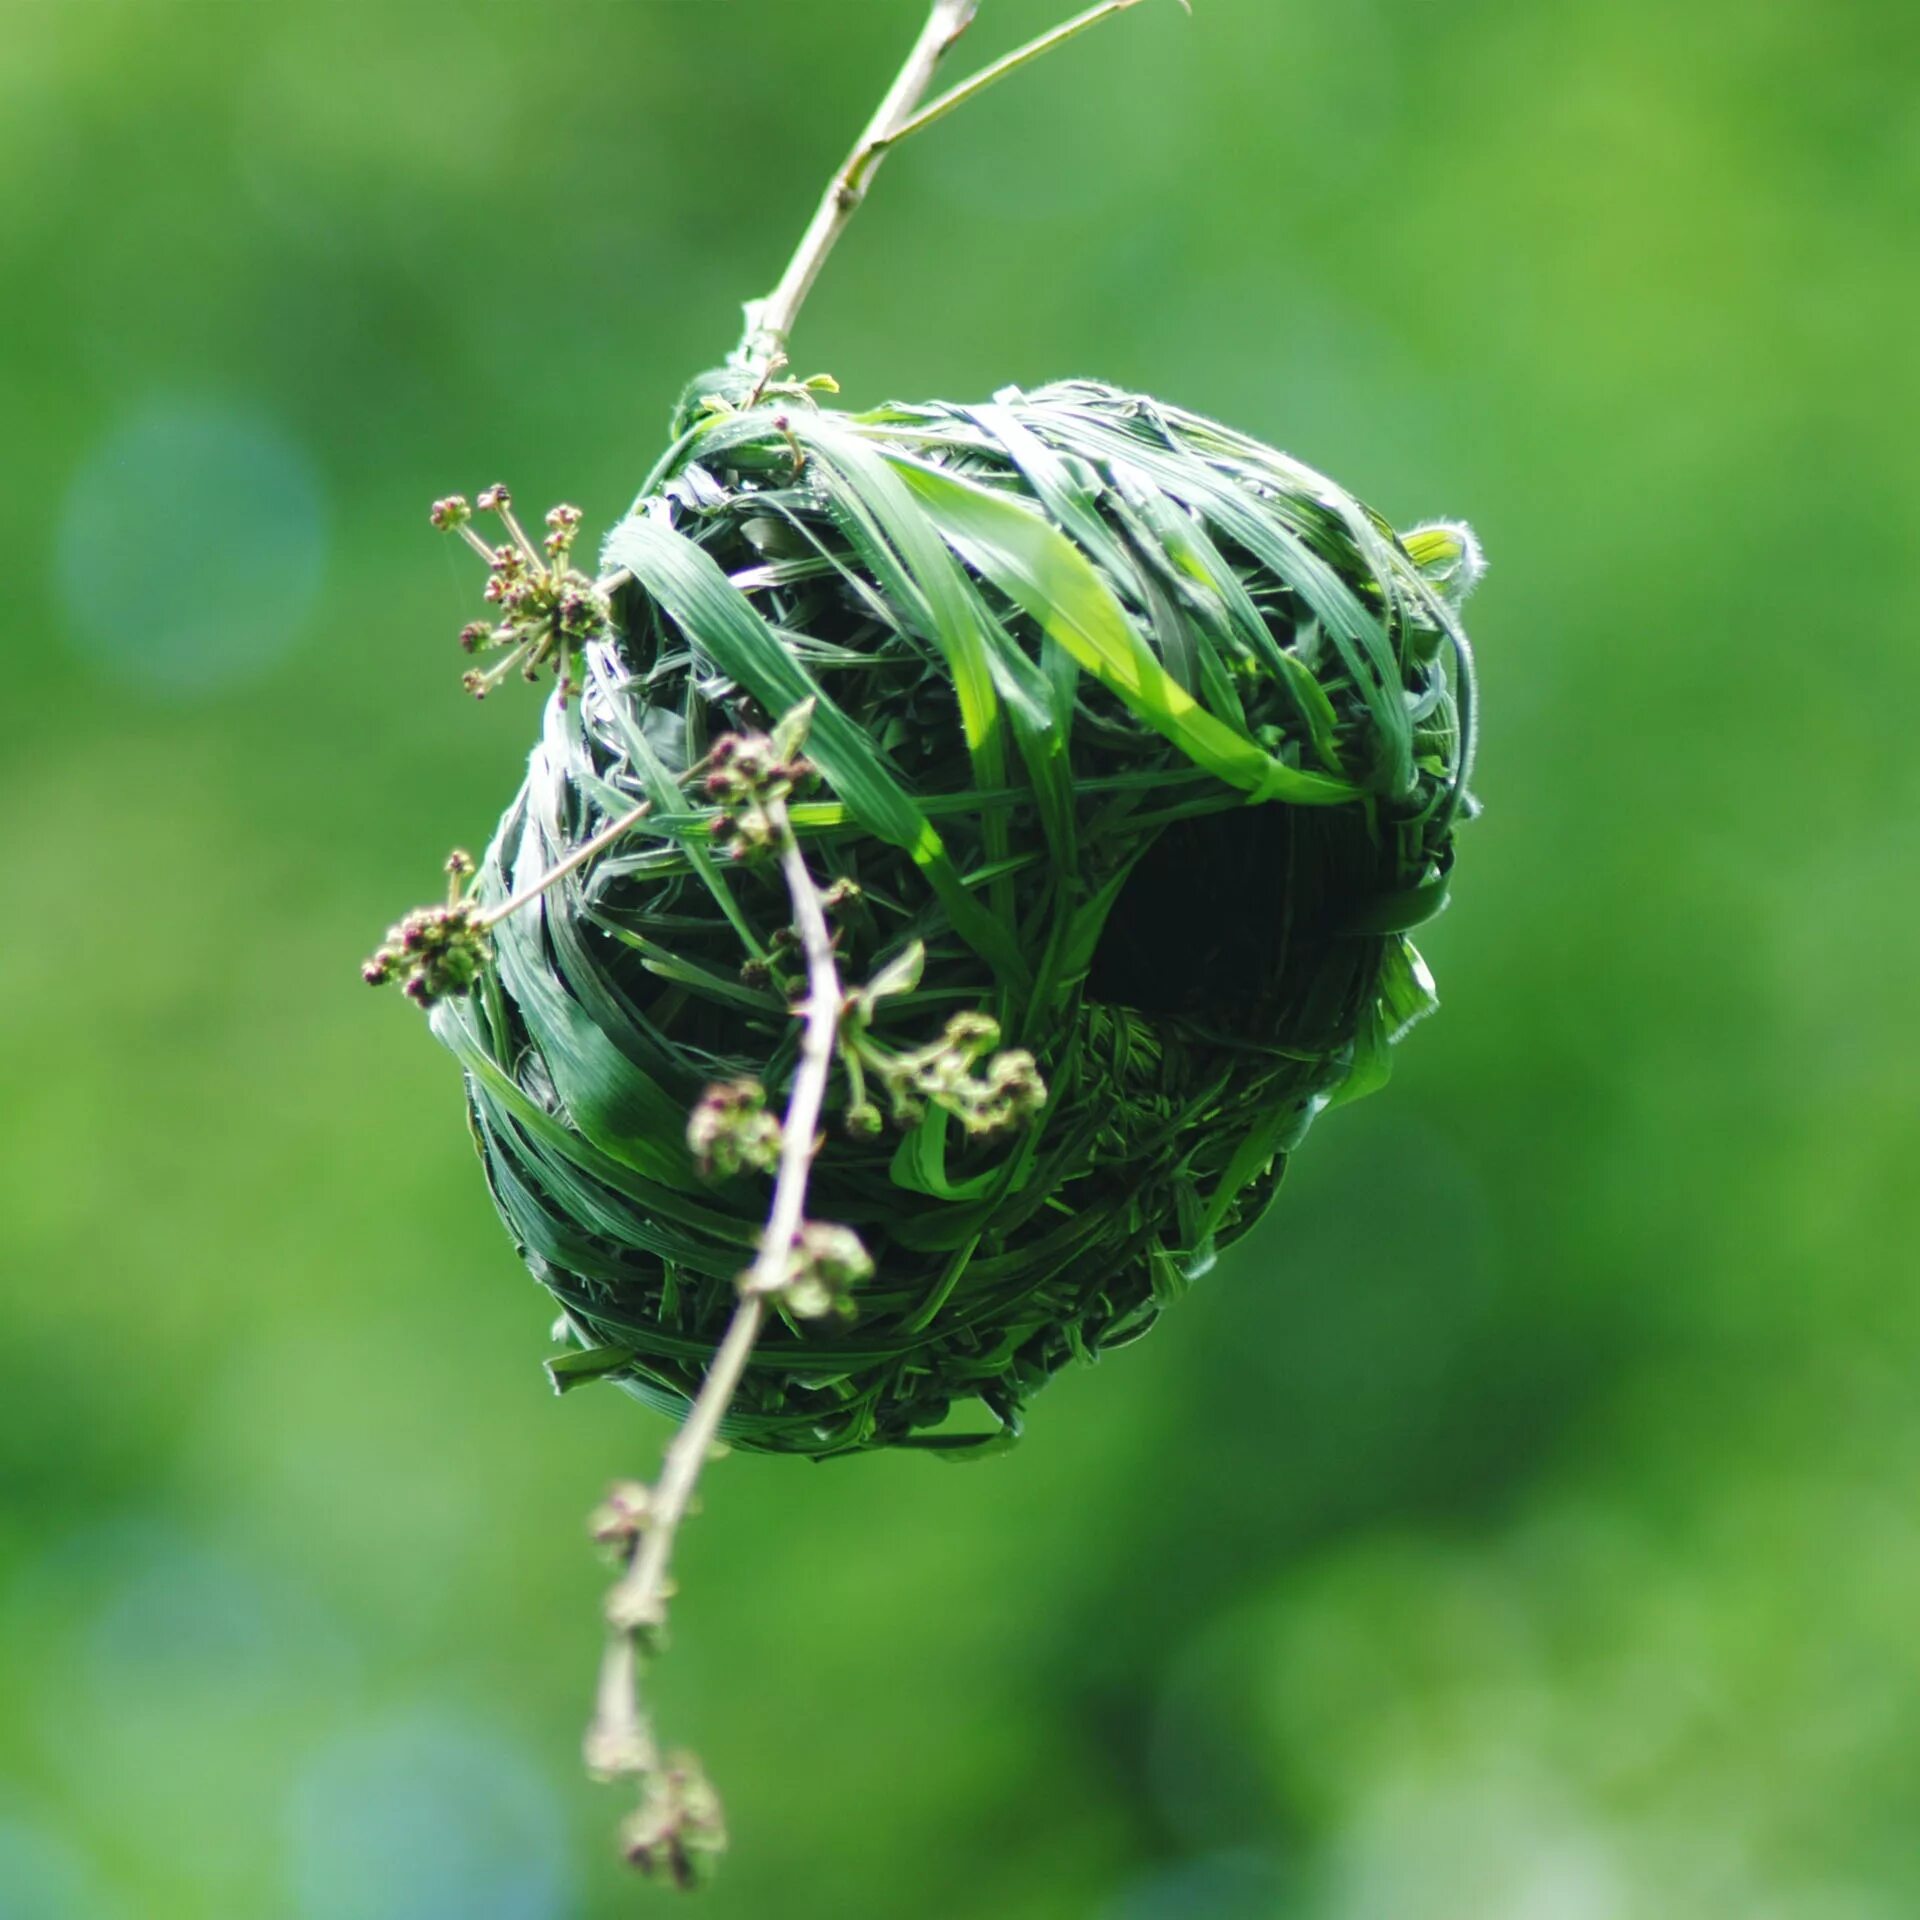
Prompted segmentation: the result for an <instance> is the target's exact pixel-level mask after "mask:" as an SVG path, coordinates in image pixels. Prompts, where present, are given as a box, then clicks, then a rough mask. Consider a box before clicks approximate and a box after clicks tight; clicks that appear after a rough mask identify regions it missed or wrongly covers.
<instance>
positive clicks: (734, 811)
mask: <svg viewBox="0 0 1920 1920" xmlns="http://www.w3.org/2000/svg"><path fill="white" fill-rule="evenodd" d="M709 758H710V760H711V763H712V764H711V767H710V770H709V771H708V774H707V778H706V792H707V797H708V798H709V799H710V800H712V801H713V802H714V804H715V805H716V806H717V807H718V809H719V811H718V812H717V813H716V814H715V815H714V818H713V824H712V828H711V831H712V833H713V837H714V838H715V839H716V840H719V841H721V842H722V843H723V844H724V846H725V849H726V854H727V857H728V859H730V860H738V861H741V862H743V863H749V862H752V861H756V860H763V859H765V858H766V857H767V856H768V855H769V854H771V853H773V852H774V851H776V849H777V847H778V844H779V831H778V828H777V827H776V825H775V822H774V816H773V814H772V813H771V811H770V810H769V809H770V808H772V807H773V806H774V805H776V804H777V803H778V802H781V801H784V800H788V799H791V798H792V797H793V796H794V795H795V794H796V793H800V792H803V791H804V790H805V789H806V788H807V787H808V786H809V785H810V784H811V783H812V782H813V780H814V778H815V774H814V769H813V765H812V763H811V762H810V761H808V760H806V759H805V758H803V757H802V755H801V754H800V752H799V750H798V747H797V746H794V747H788V746H786V745H785V743H784V742H783V741H781V740H778V739H775V738H772V737H769V736H768V735H766V734H764V733H744V734H743V733H730V734H727V735H726V736H725V737H724V738H723V739H721V740H719V741H717V742H716V743H715V745H714V749H713V752H712V754H711V755H710V756H709Z"/></svg>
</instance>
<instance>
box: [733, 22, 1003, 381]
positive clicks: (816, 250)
mask: <svg viewBox="0 0 1920 1920" xmlns="http://www.w3.org/2000/svg"><path fill="white" fill-rule="evenodd" d="M978 10H979V0H934V6H933V11H932V12H931V13H930V14H929V15H928V16H927V24H926V25H925V26H924V27H922V28H921V29H920V37H919V39H918V40H916V41H915V42H914V45H913V51H912V52H911V53H910V54H908V55H907V60H906V64H905V65H904V66H903V67H902V68H901V69H900V72H899V74H898V75H897V76H896V78H895V80H894V83H893V85H892V86H891V87H889V88H888V89H887V94H886V98H885V99H883V100H882V101H881V102H880V105H879V108H878V109H877V111H876V112H875V113H874V116H873V118H872V119H871V120H870V121H869V122H868V123H867V130H866V131H865V132H864V133H863V134H862V135H861V136H860V138H859V139H858V140H857V141H856V142H855V143H854V148H853V151H852V152H851V153H850V154H849V155H848V156H847V159H846V162H845V164H844V165H843V166H842V167H841V169H840V171H839V172H838V173H836V174H835V175H834V176H833V179H832V180H831V181H830V182H829V183H828V185H827V190H826V193H825V194H824V195H823V196H822V197H821V201H820V205H819V207H818V208H817V209H816V210H815V212H814V216H813V219H812V221H811V222H810V223H809V225H808V227H807V230H806V232H805V233H804V234H803V235H802V236H801V238H800V244H799V246H798V247H796V248H795V249H794V254H793V258H792V259H791V260H790V261H789V262H788V263H787V270H786V272H785V273H784V274H782V275H781V276H780V284H779V285H778V286H777V287H775V288H774V290H773V291H772V292H771V293H770V294H768V295H767V297H766V298H765V299H764V300H761V301H757V302H755V303H754V305H753V306H751V307H750V308H749V309H748V313H747V338H746V340H745V342H744V343H743V346H742V358H743V359H744V360H745V361H746V363H747V364H748V365H750V366H752V367H755V368H756V369H762V370H764V369H770V368H771V367H772V366H773V365H774V364H775V363H776V362H777V361H778V359H779V357H780V355H781V354H782V353H783V352H784V351H785V348H786V343H787V336H788V335H789V334H790V333H791V332H792V331H793V323H794V321H795V320H796V319H797V318H798V317H799V313H800V309H801V307H802V305H803V304H804V303H805V301H806V297H807V295H808V293H809V292H811V291H812V288H813V283H814V281H815V280H816V279H818V278H819V275H820V269H821V268H822V267H823V266H825V265H826V260H827V255H828V254H830V253H831V252H832V251H833V248H834V243H835V242H836V241H838V239H839V238H840V236H841V234H842V233H843V232H845V231H846V226H847V222H848V221H850V220H851V219H852V218H853V216H854V214H855V213H856V212H858V211H859V207H860V203H861V201H862V200H864V199H865V198H866V195H867V188H868V186H869V185H870V184H871V183H872V180H873V175H874V173H875V171H876V170H877V168H878V167H879V164H880V160H881V158H882V157H883V156H884V154H885V153H886V150H887V148H888V147H889V146H891V145H892V144H893V142H894V141H895V140H896V139H897V138H898V137H899V131H900V128H901V127H902V126H904V125H905V124H906V122H907V121H908V119H909V118H911V116H912V114H913V110H914V108H915V107H917V106H918V105H919V104H920V98H921V96H922V95H923V94H924V93H925V92H926V90H927V87H928V85H929V84H930V82H931V81H932V79H933V76H934V72H935V70H936V69H937V68H938V67H939V65H940V62H941V61H942V60H943V59H944V58H945V57H946V55H947V53H948V51H949V50H950V49H951V48H952V46H953V44H954V42H955V41H956V40H958V39H959V38H960V36H961V35H962V34H963V33H965V32H966V30H967V28H968V27H970V26H971V25H972V24H973V16H974V14H975V13H976V12H977V11H978Z"/></svg>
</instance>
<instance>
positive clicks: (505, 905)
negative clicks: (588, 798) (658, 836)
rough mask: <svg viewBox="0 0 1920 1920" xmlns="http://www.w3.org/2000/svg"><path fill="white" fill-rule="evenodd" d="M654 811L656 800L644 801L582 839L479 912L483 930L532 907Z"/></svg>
mask: <svg viewBox="0 0 1920 1920" xmlns="http://www.w3.org/2000/svg"><path fill="white" fill-rule="evenodd" d="M652 811H653V802H652V801H651V800H642V801H641V802H640V804H639V805H638V806H637V807H635V808H634V809H633V810H632V811H631V812H630V813H623V814H622V815H621V816H620V818H619V819H618V820H616V821H614V822H613V824H612V825H611V826H606V827H602V828H601V829H600V831H599V832H598V833H596V834H595V835H594V836H593V838H592V839H591V840H582V841H581V842H580V844H579V845H578V846H577V847H575V848H574V850H573V851H572V852H571V853H570V854H568V855H567V857H566V858H565V859H564V860H561V861H558V862H556V863H555V864H554V865H553V866H551V867H549V868H548V869H547V871H546V872H545V873H543V874H542V875H541V876H540V878H539V879H538V880H535V881H533V882H531V883H530V884H529V885H527V886H524V887H522V888H521V889H520V891H519V892H518V893H516V894H515V895H514V896H513V898H512V899H510V900H503V901H501V903H500V904H499V905H498V906H497V907H493V908H490V909H489V910H488V911H487V912H486V913H483V914H482V915H480V917H479V920H478V922H477V924H478V925H479V927H480V930H481V931H482V932H483V933H484V932H485V931H487V930H488V929H489V928H491V927H497V926H498V925H499V924H500V922H501V921H502V920H504V919H506V918H507V916H508V915H509V914H514V913H518V912H519V911H520V909H521V908H522V907H526V906H531V905H532V904H533V902H534V901H536V900H537V899H539V897H540V896H541V895H542V894H543V893H545V892H546V890H547V889H548V888H549V887H550V886H552V885H553V883H554V882H555V881H556V880H564V879H565V878H566V877H567V875H568V874H570V873H571V872H572V871H573V870H574V868H575V867H583V866H585V865H586V863H587V862H588V861H589V860H591V859H592V858H593V857H594V855H595V854H597V853H604V852H605V851H606V849H607V848H608V847H610V846H612V845H613V843H614V842H615V841H616V840H618V839H619V838H620V837H621V835H623V834H626V833H631V832H632V831H633V829H634V828H635V827H637V826H638V825H639V824H640V822H641V821H642V820H644V819H645V818H646V817H647V815H648V814H650V813H651V812H652Z"/></svg>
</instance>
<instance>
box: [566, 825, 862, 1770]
mask: <svg viewBox="0 0 1920 1920" xmlns="http://www.w3.org/2000/svg"><path fill="white" fill-rule="evenodd" d="M766 811H767V815H768V818H769V819H770V820H771V822H772V823H773V828H774V836H775V843H776V845H777V847H778V849H779V859H780V870H781V874H782V876H783V878H784V879H785V880H786V883H787V891H788V893H789V894H790V895H791V897H792V900H793V912H794V925H795V927H796V929H797V930H798V932H799V935H800V944H801V948H802V950H803V952H804V953H805V955H806V962H807V1004H806V1013H805V1020H806V1025H805V1028H804V1030H803V1032H802V1034H801V1040H800V1059H799V1064H798V1066H797V1067H796V1069H795V1071H794V1077H793V1086H792V1090H791V1092H790V1093H789V1094H788V1097H787V1111H786V1118H785V1121H784V1123H783V1124H782V1127H781V1141H780V1159H779V1163H778V1166H777V1168H776V1169H775V1173H774V1186H773V1201H772V1204H771V1206H770V1208H769V1210H768V1216H767V1226H766V1231H765V1233H764V1234H763V1235H762V1236H761V1240H760V1246H759V1251H758V1252H757V1254H756V1255H755V1257H754V1261H753V1264H752V1266H751V1267H749V1268H748V1270H747V1271H746V1273H745V1274H743V1275H742V1276H741V1280H740V1304H739V1306H738V1307H737V1308H735V1310H734V1315H733V1318H732V1320H731V1321H730V1322H729V1323H728V1326H727V1331H726V1335H725V1337H724V1338H723V1339H722V1340H721V1342H720V1345H719V1348H718V1349H717V1350H716V1352H715V1354H714V1357H713V1364H712V1365H711V1367H710V1368H709V1369H708V1371H707V1377H706V1379H705V1380H704V1381H703V1382H702V1384H701V1387H700V1392H699V1394H698V1396H697V1397H696V1398H695V1400H694V1402H693V1405H692V1407H691V1409H690V1410H689V1411H688V1414H687V1418H686V1421H685V1423H684V1424H683V1425H682V1426H681V1428H680V1431H679V1432H678V1433H677V1434H676V1435H675V1436H674V1438H673V1442H672V1444H671V1445H670V1446H669V1447H668V1449H667V1455H666V1462H665V1465H664V1466H663V1468H662V1470H661V1474H660V1480H659V1483H658V1485H657V1486H656V1487H655V1488H654V1489H653V1492H652V1497H651V1499H650V1500H649V1501H648V1503H647V1509H646V1517H645V1522H644V1525H643V1527H642V1530H641V1532H640V1535H639V1541H638V1544H637V1546H636V1548H635V1550H634V1553H633V1557H632V1559H631V1560H630V1561H629V1563H628V1565H627V1569H626V1571H625V1573H624V1574H622V1576H621V1578H620V1579H619V1581H618V1582H617V1583H616V1585H615V1586H614V1588H613V1590H612V1592H611V1593H610V1594H609V1595H608V1596H607V1624H608V1638H607V1648H606V1654H605V1657H604V1659H603V1660H602V1663H601V1669H600V1684H599V1687H598V1689H597V1692H596V1696H595V1697H596V1709H595V1714H594V1721H593V1725H592V1727H591V1728H590V1729H589V1731H588V1735H587V1762H588V1765H589V1766H591V1767H592V1768H593V1769H594V1770H595V1771H596V1772H600V1773H605V1774H623V1773H624V1774H634V1775H641V1776H645V1775H649V1774H652V1773H654V1772H656V1771H657V1770H658V1769H659V1767H660V1766H661V1764H662V1763H661V1756H660V1752H659V1746H658V1743H657V1741H656V1740H655V1738H654V1734H653V1729H652V1726H651V1723H650V1721H649V1719H648V1716H647V1714H646V1712H645V1709H644V1708H643V1706H642V1705H641V1701H640V1689H639V1681H640V1656H641V1650H642V1645H643V1642H644V1641H645V1640H646V1638H648V1637H649V1636H651V1635H654V1634H657V1633H658V1632H659V1630H660V1629H661V1628H662V1627H663V1626H664V1625H665V1623H666V1614H667V1602H668V1600H669V1599H670V1598H671V1597H672V1593H673V1587H672V1582H671V1580H670V1579H669V1576H668V1570H669V1567H670V1565H671V1562H672V1557H673V1546H674V1540H675V1537H676V1535H677V1534H678V1532H679V1529H680V1524H681V1522H682V1521H683V1520H684V1519H685V1518H686V1516H687V1510H688V1507H689V1505H690V1504H691V1502H692V1499H693V1493H694V1488H695V1487H696V1485H697V1484H698V1482H699V1478H700V1470H701V1468H702V1467H703V1466H704V1465H705V1464H706V1462H707V1459H708V1456H709V1455H710V1454H711V1453H712V1451H713V1447H714V1443H715V1441H716V1440H717V1439H718V1438H719V1433H720V1426H721V1423H722V1421H723V1420H724V1419H725V1418H726V1413H727V1409H728V1407H729V1406H731V1405H732V1402H733V1397H734V1395H735V1393H736V1392H737V1391H738V1390H739V1386H740V1381H741V1378H742V1376H743V1375H744V1373H745V1372H746V1367H747V1361H748V1358H749V1356H750V1355H751V1354H752V1352H753V1345H754V1342H755V1340H757V1339H758V1337H759V1334H760V1329H761V1326H762V1324H763V1323H764V1321H765V1318H766V1312H767V1300H768V1297H769V1296H770V1295H771V1294H773V1293H775V1292H777V1291H778V1290H779V1288H780V1287H781V1286H782V1285H783V1284H784V1283H785V1281H786V1279H787V1276H788V1261H789V1258H790V1256H791V1254H792V1251H793V1247H794V1243H795V1241H796V1239H797V1238H798V1236H799V1233H800V1228H801V1225H802V1222H803V1219H804V1216H805V1212H806V1201H807V1179H808V1175H809V1174H810V1172H811V1170H812V1166H813V1155H814V1150H815V1147H816V1145H817V1142H818V1136H819V1128H820V1114H821V1109H822V1108H823V1106H824V1105H825V1102H826V1094H827V1082H828V1079H829V1077H830V1075H831V1072H832V1068H833V1057H834V1041H835V1037H836V1035H837V1034H838V1031H839V1025H840V1008H841V1002H842V1000H843V998H844V995H843V993H842V989H841V985H840V977H839V973H838V971H837V969H836V968H835V965H834V958H833V938H832V934H831V933H830V931H829V929H828V927H827V917H826V912H825V910H824V908H823V907H822V906H821V903H820V894H819V890H818V889H817V888H816V887H815V885H814V882H813V876H812V875H811V874H810V873H809V872H808V871H807V863H806V858H805V856H804V855H803V854H802V852H801V850H800V843H799V841H798V840H797V839H796V837H795V835H794V831H793V823H792V820H791V819H790V817H789V815H788V813H787V809H786V804H785V802H784V801H780V800H769V801H768V802H766Z"/></svg>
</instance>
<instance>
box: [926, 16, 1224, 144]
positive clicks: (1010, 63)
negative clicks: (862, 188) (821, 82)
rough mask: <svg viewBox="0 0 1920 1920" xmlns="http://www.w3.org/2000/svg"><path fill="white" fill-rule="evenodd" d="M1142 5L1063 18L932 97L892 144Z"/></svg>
mask: <svg viewBox="0 0 1920 1920" xmlns="http://www.w3.org/2000/svg"><path fill="white" fill-rule="evenodd" d="M1140 4H1141V0H1099V4H1098V5H1096V6H1091V7H1089V8H1088V9H1087V10H1086V12H1085V13H1077V14H1075V15H1074V17H1073V18H1072V19H1071V20H1063V21H1062V22H1061V23H1060V24H1059V25H1058V26H1057V27H1055V28H1053V29H1052V30H1051V31H1050V32H1047V33H1043V34H1041V35H1039V36H1038V37H1037V38H1036V39H1032V40H1029V41H1028V42H1027V43H1026V45H1025V46H1023V47H1015V48H1014V50H1013V51H1012V52H1011V53H1009V54H1003V55H1002V56H1001V58H999V59H998V60H996V61H994V62H993V64H992V65H991V66H987V67H982V68H981V69H980V71H979V72H978V73H976V74H973V75H971V76H970V77H969V78H967V79H965V80H962V81H961V82H960V84H959V85H958V86H956V87H950V88H949V89H948V90H947V91H946V92H945V93H943V94H941V96H940V97H939V98H938V99H937V100H930V101H929V102H928V103H927V104H926V105H925V106H924V107H922V108H921V109H920V110H919V112H917V113H915V114H914V115H913V116H912V117H911V118H910V119H908V120H905V121H903V122H902V123H901V125H900V126H898V127H897V128H895V129H894V133H893V137H892V141H891V143H890V144H893V145H896V146H897V145H898V144H899V143H900V142H901V141H902V140H908V139H911V138H912V137H913V135H914V134H916V133H919V132H922V131H923V130H924V129H925V128H927V127H930V126H932V125H933V124H934V122H935V121H936V120H944V119H945V118H946V117H947V115H948V114H950V113H951V112H952V111H953V110H954V108H955V107H961V106H965V105H966V103H967V102H968V101H969V100H971V99H973V98H974V97H975V95H977V94H982V93H985V92H986V90H987V89H988V88H989V87H990V86H992V85H993V84H994V83H995V81H998V80H1004V79H1005V78H1006V77H1007V75H1008V74H1010V73H1018V72H1019V70H1020V69H1021V68H1022V67H1024V66H1028V65H1030V64H1031V63H1032V62H1033V61H1035V60H1038V59H1040V58H1041V56H1042V55H1044V54H1049V53H1051V52H1052V51H1053V50H1054V48H1055V47H1063V46H1065V45H1066V43H1067V42H1068V41H1069V40H1077V39H1078V38H1079V37H1080V35H1081V34H1083V33H1085V32H1086V31H1087V29H1088V28H1089V27H1097V26H1098V25H1099V24H1100V22H1101V21H1103V20H1110V19H1112V17H1113V16H1114V15H1115V14H1116V13H1125V12H1126V11H1127V10H1128V8H1130V7H1137V6H1139V5H1140ZM1181 4H1182V5H1183V6H1184V5H1185V4H1186V0H1181Z"/></svg>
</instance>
